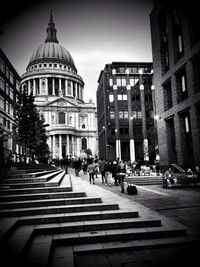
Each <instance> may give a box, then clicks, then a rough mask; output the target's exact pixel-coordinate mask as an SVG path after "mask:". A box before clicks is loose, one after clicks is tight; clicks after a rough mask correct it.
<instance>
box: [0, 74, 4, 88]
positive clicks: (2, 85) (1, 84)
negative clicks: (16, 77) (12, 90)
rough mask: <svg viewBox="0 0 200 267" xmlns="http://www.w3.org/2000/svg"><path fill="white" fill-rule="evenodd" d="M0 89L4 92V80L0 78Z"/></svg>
mask: <svg viewBox="0 0 200 267" xmlns="http://www.w3.org/2000/svg"><path fill="white" fill-rule="evenodd" d="M0 88H1V90H3V91H5V82H4V79H3V78H2V77H0Z"/></svg>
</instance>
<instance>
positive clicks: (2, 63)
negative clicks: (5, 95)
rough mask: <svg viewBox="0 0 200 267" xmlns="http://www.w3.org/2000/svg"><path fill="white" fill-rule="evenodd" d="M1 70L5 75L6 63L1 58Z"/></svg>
mask: <svg viewBox="0 0 200 267" xmlns="http://www.w3.org/2000/svg"><path fill="white" fill-rule="evenodd" d="M0 70H1V71H2V72H3V73H5V62H4V61H3V59H2V58H0Z"/></svg>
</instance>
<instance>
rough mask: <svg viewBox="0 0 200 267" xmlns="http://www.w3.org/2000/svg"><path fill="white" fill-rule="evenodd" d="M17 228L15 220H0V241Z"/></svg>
mask: <svg viewBox="0 0 200 267" xmlns="http://www.w3.org/2000/svg"><path fill="white" fill-rule="evenodd" d="M17 226H18V220H17V218H2V219H0V241H3V240H5V238H6V237H7V236H9V235H10V233H12V232H13V231H14V230H15V229H16V228H17Z"/></svg>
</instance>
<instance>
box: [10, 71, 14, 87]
mask: <svg viewBox="0 0 200 267" xmlns="http://www.w3.org/2000/svg"><path fill="white" fill-rule="evenodd" d="M10 82H11V83H12V84H14V76H13V73H12V72H11V71H10Z"/></svg>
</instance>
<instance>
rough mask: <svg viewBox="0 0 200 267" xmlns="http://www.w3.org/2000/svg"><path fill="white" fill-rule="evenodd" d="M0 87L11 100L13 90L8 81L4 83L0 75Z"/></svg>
mask: <svg viewBox="0 0 200 267" xmlns="http://www.w3.org/2000/svg"><path fill="white" fill-rule="evenodd" d="M0 89H1V90H2V91H4V92H6V94H7V95H8V96H9V97H10V98H11V99H12V100H13V99H14V92H13V89H12V87H10V86H9V84H8V83H5V81H4V79H3V78H2V77H0Z"/></svg>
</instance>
